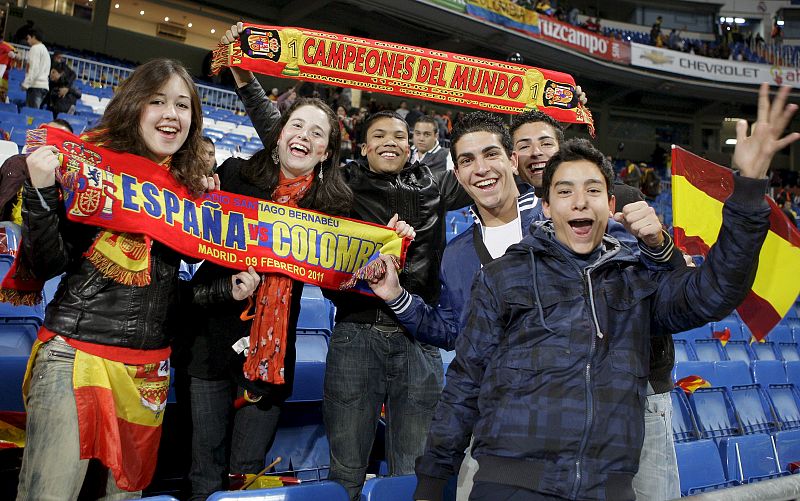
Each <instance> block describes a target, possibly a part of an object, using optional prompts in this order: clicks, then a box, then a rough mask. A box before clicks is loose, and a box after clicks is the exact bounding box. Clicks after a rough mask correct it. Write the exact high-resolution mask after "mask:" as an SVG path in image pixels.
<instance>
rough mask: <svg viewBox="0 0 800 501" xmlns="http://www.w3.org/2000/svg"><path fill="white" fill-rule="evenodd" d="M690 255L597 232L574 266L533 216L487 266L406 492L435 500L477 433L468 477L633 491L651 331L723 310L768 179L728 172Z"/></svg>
mask: <svg viewBox="0 0 800 501" xmlns="http://www.w3.org/2000/svg"><path fill="white" fill-rule="evenodd" d="M734 183H735V189H734V193H733V194H732V195H731V196H730V198H729V199H728V200H727V201H726V202H725V205H724V208H723V223H722V230H721V232H720V236H719V239H718V241H717V243H716V244H715V245H714V246H713V247H712V249H711V251H710V252H709V254H708V258H707V260H706V262H705V263H704V264H703V266H701V267H699V268H694V269H693V268H684V269H679V270H675V271H671V272H656V271H652V270H648V269H646V268H645V267H644V266H643V265H642V264H641V263H640V262H639V261H638V260H637V259H636V258H635V257H634V256H633V255H632V254H631V253H630V251H629V250H628V249H626V248H625V247H624V246H621V245H620V244H619V243H618V242H617V241H616V240H615V239H613V238H612V237H610V236H608V235H606V236H605V238H604V240H603V243H602V247H601V249H602V252H601V255H600V257H599V258H598V259H597V260H596V261H594V263H593V264H590V265H588V266H587V267H586V268H584V269H580V268H579V267H578V265H577V264H576V263H575V260H574V257H571V256H570V255H569V254H568V252H569V251H568V250H566V249H565V248H564V246H563V245H561V244H560V243H558V242H557V241H556V240H555V237H554V230H553V226H552V222H544V223H538V224H539V227H538V228H537V229H536V230H535V231H534V232H533V234H532V235H529V236H527V237H525V238H524V239H523V241H522V242H521V243H520V244H518V245H514V246H512V247H510V248H509V250H508V252H506V254H505V255H504V256H502V257H500V258H498V259H496V260H494V261H493V262H491V263H489V264H487V265H486V266H484V268H483V269H482V270H481V271H480V272H479V274H478V276H477V277H476V279H475V282H474V286H473V293H472V298H471V300H470V303H469V304H468V305H467V306H466V308H465V310H466V311H467V312H468V314H467V317H466V326H465V328H464V330H463V331H462V332H461V334H460V335H459V337H458V338H457V339H456V357H455V359H454V361H453V362H452V363H451V364H450V368H449V370H448V372H447V385H446V386H445V388H444V391H443V393H442V398H441V400H440V402H439V406H438V407H437V409H436V413H435V415H434V418H433V421H432V423H431V429H430V433H429V435H428V441H427V444H426V450H425V453H424V455H423V456H421V457H420V458H419V459H418V460H417V466H416V472H417V476H418V480H419V482H418V486H417V492H416V496H415V498H416V499H440V498H441V486H443V484H444V483H445V482H446V480H447V478H449V476H450V475H452V474H453V473H455V472H457V471H458V468H459V465H460V463H461V461H462V459H463V451H464V449H465V448H466V447H467V445H468V443H469V436H470V432H472V433H473V434H474V444H473V448H472V455H473V456H474V457H475V458H476V459H477V461H478V464H479V466H480V468H479V470H478V473H477V474H476V476H475V481H486V482H495V483H500V484H506V485H514V486H518V487H522V488H525V489H530V490H532V491H535V492H539V493H542V494H546V495H551V496H560V497H563V498H567V499H633V498H634V497H635V495H634V493H633V489H632V487H631V481H632V479H633V476H634V474H635V473H636V471H637V470H638V462H639V453H640V450H641V447H642V439H643V434H644V420H643V412H644V399H645V396H646V387H647V365H648V357H649V351H650V336H651V335H664V334H669V333H672V332H681V331H684V330H687V329H691V328H693V327H696V326H699V325H702V324H704V323H706V322H709V321H715V320H718V319H721V318H723V317H725V315H727V314H728V313H730V311H731V310H732V309H733V308H735V307H736V306H738V305H739V304H740V303H741V302H742V300H743V299H744V298H745V296H746V295H747V293H748V292H749V289H750V287H751V285H752V283H753V279H754V277H755V268H756V265H757V262H758V254H759V251H760V248H761V245H762V243H763V241H764V238H765V237H766V233H767V231H768V229H769V213H770V210H769V207H768V206H767V204H766V202H765V201H764V192H765V190H766V186H767V183H766V180H763V181H762V180H753V179H746V178H738V177H737V178H735V181H734Z"/></svg>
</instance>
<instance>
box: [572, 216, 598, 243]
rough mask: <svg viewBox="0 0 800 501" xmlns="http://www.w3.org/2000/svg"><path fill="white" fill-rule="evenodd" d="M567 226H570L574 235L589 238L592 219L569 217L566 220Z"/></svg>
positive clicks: (592, 224) (592, 223)
mask: <svg viewBox="0 0 800 501" xmlns="http://www.w3.org/2000/svg"><path fill="white" fill-rule="evenodd" d="M568 224H569V227H570V228H572V231H573V233H575V236H577V237H579V238H589V237H590V236H591V233H592V227H593V226H594V221H593V220H591V219H589V218H579V219H570V220H569V221H568Z"/></svg>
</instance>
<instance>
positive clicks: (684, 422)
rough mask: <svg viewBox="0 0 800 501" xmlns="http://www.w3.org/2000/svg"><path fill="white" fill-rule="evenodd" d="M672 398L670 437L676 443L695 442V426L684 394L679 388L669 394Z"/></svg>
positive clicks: (696, 434) (696, 433)
mask: <svg viewBox="0 0 800 501" xmlns="http://www.w3.org/2000/svg"><path fill="white" fill-rule="evenodd" d="M670 396H671V397H672V436H673V439H674V440H675V442H676V443H679V442H689V441H691V440H697V436H698V432H697V424H696V423H695V420H694V415H693V414H692V410H691V408H690V407H689V401H688V400H687V399H686V394H685V393H684V391H683V390H681V389H680V388H675V389H673V390H672V391H671V392H670Z"/></svg>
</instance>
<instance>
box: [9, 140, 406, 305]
mask: <svg viewBox="0 0 800 501" xmlns="http://www.w3.org/2000/svg"><path fill="white" fill-rule="evenodd" d="M37 133H38V134H41V135H43V136H46V137H45V140H46V142H47V144H51V145H54V146H56V148H57V149H58V151H59V152H60V153H61V154H62V156H63V160H62V168H61V170H60V171H59V175H58V176H57V179H58V181H59V184H60V185H61V187H62V190H61V193H62V195H63V199H64V200H63V203H64V206H65V208H66V215H67V218H68V220H70V221H74V222H79V223H81V224H86V225H90V226H96V227H99V228H104V229H105V230H104V231H103V232H101V234H100V235H99V236H98V237H97V239H96V241H95V242H94V244H93V245H92V246H91V248H90V249H89V251H88V252H87V255H86V256H87V259H89V260H90V261H91V262H92V263H94V264H95V266H97V267H98V269H100V270H101V271H102V272H103V273H104V274H105V275H106V276H108V277H110V278H111V279H113V280H116V281H118V282H120V283H125V284H130V285H143V284H147V283H149V268H150V260H149V258H150V239H153V240H155V241H158V242H160V243H162V244H164V245H166V246H168V247H170V248H171V249H173V250H174V251H175V252H177V253H179V254H182V255H184V256H190V257H195V258H199V259H205V260H207V261H210V262H212V263H214V264H218V265H221V266H226V267H229V268H232V269H235V270H244V269H247V268H248V266H252V267H253V268H255V269H256V271H258V272H261V273H278V274H281V275H284V276H287V277H290V278H293V279H295V280H301V281H303V282H306V283H310V284H313V285H317V286H320V287H324V288H329V289H339V288H340V287H345V288H347V287H350V286H351V285H353V283H354V282H353V281H352V280H351V279H352V278H353V277H354V276H355V277H357V278H364V277H369V276H372V275H374V274H375V273H376V271H375V269H376V268H379V267H380V265H381V263H382V260H381V259H379V258H380V256H382V255H389V256H393V257H394V258H396V259H397V261H398V263H399V264H400V265H402V261H403V259H404V258H405V253H406V249H407V246H408V243H409V242H410V240H409V239H404V238H401V237H399V236H398V235H397V233H396V232H395V231H394V230H393V229H391V228H387V227H385V226H381V225H378V224H372V223H366V222H363V221H356V220H353V219H348V218H342V217H332V216H329V215H327V214H322V213H319V212H314V211H312V210H307V209H301V208H299V207H292V206H287V205H282V204H280V203H277V202H273V201H266V200H259V199H256V198H253V197H248V196H245V195H239V194H236V193H226V192H224V191H213V192H209V193H204V194H201V195H197V194H193V193H191V192H189V190H188V189H187V188H186V187H185V186H183V185H182V184H181V183H179V182H178V181H177V180H176V179H175V178H174V177H173V176H172V174H171V173H170V172H169V170H168V169H166V168H164V167H163V166H158V165H156V164H155V163H153V162H151V161H150V160H147V159H145V158H142V157H139V156H136V155H132V154H128V153H119V152H116V151H112V150H107V149H104V148H101V147H98V146H96V145H93V144H91V143H89V142H86V141H83V140H81V139H79V138H77V137H75V136H73V135H71V134H69V133H67V132H65V131H62V130H59V129H53V128H48V127H45V128H44V129H42V131H38V132H37ZM40 141H41V139H40ZM24 262H25V260H24V259H21V260H17V261H16V265H15V266H14V267H13V269H12V270H11V272H10V273H8V275H7V276H6V279H5V280H4V281H3V287H5V290H4V291H3V294H2V295H0V297H2V298H5V299H3V300H11V301H14V302H16V303H21V302H28V303H34V302H38V301H40V300H41V294H40V291H41V288H42V286H43V284H42V282H41V281H40V280H37V279H36V277H33V276H32V275H31V273H29V272H28V270H26V269H25V267H24V266H21V263H24ZM343 284H344V285H343ZM353 289H354V290H355V291H357V292H361V293H364V294H371V290H370V289H369V287H368V286H367V285H366V284H364V283H363V282H362V283H358V284H355V287H354V288H353Z"/></svg>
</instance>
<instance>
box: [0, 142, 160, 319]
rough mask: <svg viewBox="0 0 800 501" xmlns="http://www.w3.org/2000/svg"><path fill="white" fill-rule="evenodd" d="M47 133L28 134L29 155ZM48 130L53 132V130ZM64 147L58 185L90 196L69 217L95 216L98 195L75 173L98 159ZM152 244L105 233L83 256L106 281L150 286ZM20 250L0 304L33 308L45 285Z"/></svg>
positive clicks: (71, 145)
mask: <svg viewBox="0 0 800 501" xmlns="http://www.w3.org/2000/svg"><path fill="white" fill-rule="evenodd" d="M47 130H48V129H33V130H29V131H28V133H27V141H26V151H27V152H28V153H30V152H32V151H34V150H35V149H36V148H38V147H39V146H43V145H45V144H47ZM49 130H50V131H53V129H49ZM84 137H85V138H87V139H91V138H88V137H86V136H84ZM51 144H52V143H51ZM63 147H64V149H65V153H64V156H65V160H64V161H63V167H62V169H61V170H59V171H57V172H56V180H57V182H58V183H59V184H60V185H61V187H62V189H63V190H64V191H65V193H67V194H73V193H74V192H75V191H77V190H82V191H84V192H88V194H89V196H83V197H79V198H78V203H77V204H75V205H74V206H72V207H71V208H70V209H69V211H68V215H77V216H81V215H84V214H85V213H93V212H96V211H97V210H98V209H99V202H100V194H101V191H100V190H95V191H90V190H88V189H87V187H85V186H81V182H80V181H81V180H80V177H79V176H77V175H75V169H76V168H77V167H78V166H79V165H88V166H92V167H97V166H98V165H99V163H100V156H99V155H97V154H96V153H95V152H92V151H90V150H86V149H85V148H83V147H82V146H81V145H79V144H77V143H70V142H66V143H64V146H63ZM162 166H163V167H164V168H165V169H166V170H169V165H168V164H162ZM68 196H69V195H68ZM151 243H152V241H151V239H150V237H148V236H146V235H139V234H134V233H126V232H115V231H113V230H109V229H104V230H102V231H100V232H98V235H97V238H95V240H94V242H93V243H92V245H91V246H90V247H89V249H88V250H87V251H86V252H85V253H84V256H85V257H86V258H87V259H88V260H89V261H90V262H91V263H92V264H94V265H95V267H97V269H98V270H99V271H100V273H102V274H103V275H104V276H105V277H107V278H110V279H112V280H114V281H116V282H118V283H121V284H125V285H135V286H144V285H147V284H149V283H150V247H151ZM19 248H20V252H19V253H18V254H17V256H16V257H15V259H14V262H13V264H12V265H11V269H10V270H9V272H8V274H7V275H6V277H5V278H4V279H3V282H2V284H1V285H0V301H3V302H8V303H12V304H17V305H20V304H25V305H33V304H36V303H39V302H41V291H42V288H43V287H44V282H43V281H42V280H39V279H37V278H36V277H34V276H33V275H32V273H31V272H30V271H29V270H27V269H26V267H25V265H24V262H25V261H24V259H23V258H22V256H21V254H22V245H20V247H19Z"/></svg>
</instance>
